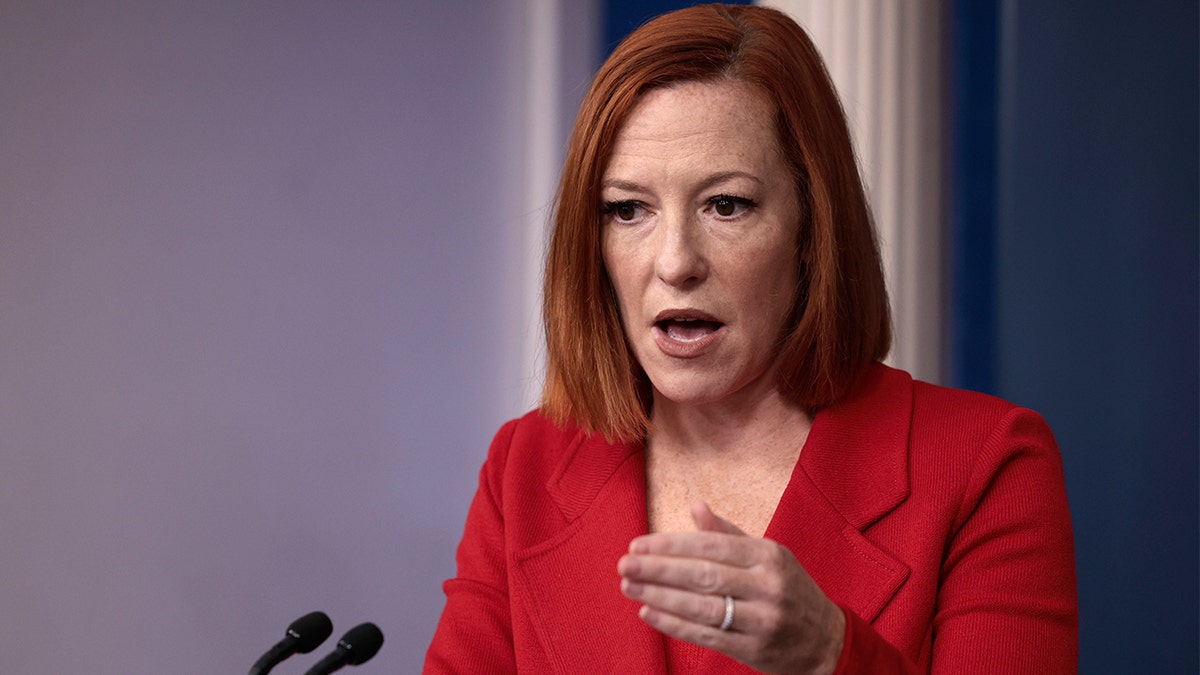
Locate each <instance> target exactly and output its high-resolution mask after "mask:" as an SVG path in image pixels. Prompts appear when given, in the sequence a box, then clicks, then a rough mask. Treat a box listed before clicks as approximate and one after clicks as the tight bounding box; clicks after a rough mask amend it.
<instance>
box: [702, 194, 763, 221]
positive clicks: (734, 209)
mask: <svg viewBox="0 0 1200 675" xmlns="http://www.w3.org/2000/svg"><path fill="white" fill-rule="evenodd" d="M708 205H709V207H711V208H712V210H713V213H716V214H717V215H718V216H720V217H722V218H732V217H734V216H736V215H738V214H739V213H741V212H742V211H744V210H746V209H748V208H750V207H751V206H753V205H754V202H752V201H750V200H749V199H745V198H742V197H731V196H729V195H720V196H717V197H713V198H712V199H710V200H708Z"/></svg>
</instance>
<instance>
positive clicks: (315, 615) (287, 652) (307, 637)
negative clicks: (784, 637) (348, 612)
mask: <svg viewBox="0 0 1200 675" xmlns="http://www.w3.org/2000/svg"><path fill="white" fill-rule="evenodd" d="M331 633H333V622H332V621H330V620H329V617H328V616H326V614H325V612H310V613H308V614H305V615H304V616H302V617H300V618H299V619H296V620H295V621H293V622H292V625H290V626H288V628H287V633H286V634H285V635H284V637H283V639H282V640H280V641H279V642H277V643H275V646H274V647H271V649H269V650H268V651H267V653H266V654H263V655H262V658H260V659H259V660H258V661H255V662H254V665H253V666H251V667H250V675H266V674H267V673H269V672H271V669H272V668H274V667H275V666H277V665H279V662H280V661H283V660H284V659H286V658H287V657H289V656H291V655H292V654H307V653H309V652H311V651H312V650H314V649H316V648H317V645H319V644H321V643H322V642H324V641H325V638H327V637H329V635H330V634H331Z"/></svg>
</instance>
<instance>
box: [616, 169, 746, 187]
mask: <svg viewBox="0 0 1200 675" xmlns="http://www.w3.org/2000/svg"><path fill="white" fill-rule="evenodd" d="M735 178H745V179H747V180H750V181H754V182H755V183H758V184H759V185H763V181H762V179H761V178H759V177H758V176H755V175H754V174H752V173H749V172H746V171H721V172H719V173H714V174H712V175H709V176H705V177H704V178H703V179H701V180H700V182H699V183H698V187H699V188H700V189H702V190H703V189H706V188H710V187H712V186H714V185H717V184H719V183H724V182H725V181H728V180H733V179H735ZM600 187H601V188H602V189H603V188H613V189H616V190H626V191H628V192H645V191H646V188H645V187H644V186H642V185H640V184H638V183H635V182H633V181H630V180H623V179H620V178H609V179H606V180H603V181H601V182H600Z"/></svg>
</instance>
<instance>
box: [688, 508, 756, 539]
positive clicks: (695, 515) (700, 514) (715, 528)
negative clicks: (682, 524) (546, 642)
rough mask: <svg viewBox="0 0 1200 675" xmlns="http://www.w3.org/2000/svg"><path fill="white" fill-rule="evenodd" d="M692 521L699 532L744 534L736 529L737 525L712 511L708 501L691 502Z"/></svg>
mask: <svg viewBox="0 0 1200 675" xmlns="http://www.w3.org/2000/svg"><path fill="white" fill-rule="evenodd" d="M692 522H694V523H696V529H698V530H700V531H701V532H723V533H725V534H738V535H743V536H745V534H746V533H745V532H742V531H741V530H740V529H738V526H737V525H734V524H733V523H731V522H729V521H728V520H725V519H724V518H722V517H720V516H718V515H717V514H715V513H713V510H712V509H711V508H709V506H708V502H703V501H696V502H692Z"/></svg>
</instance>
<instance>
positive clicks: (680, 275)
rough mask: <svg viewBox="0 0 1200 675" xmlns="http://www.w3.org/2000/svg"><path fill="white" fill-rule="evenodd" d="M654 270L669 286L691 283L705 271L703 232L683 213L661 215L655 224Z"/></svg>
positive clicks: (706, 267)
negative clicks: (682, 214) (656, 224)
mask: <svg viewBox="0 0 1200 675" xmlns="http://www.w3.org/2000/svg"><path fill="white" fill-rule="evenodd" d="M658 235H659V236H658V237H657V239H658V241H657V242H656V245H657V246H658V250H657V251H656V252H655V258H654V271H655V273H656V274H657V276H658V278H659V279H661V280H662V281H663V283H665V284H667V285H669V286H688V285H695V284H697V283H699V282H700V281H703V280H704V278H705V277H706V276H707V275H708V262H707V259H706V257H705V255H704V250H703V249H704V246H703V234H702V233H701V232H700V231H699V227H698V224H697V223H695V222H693V221H692V220H691V219H690V218H689V217H687V216H681V215H675V216H667V217H665V218H663V220H662V221H661V223H660V225H659V232H658Z"/></svg>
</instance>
